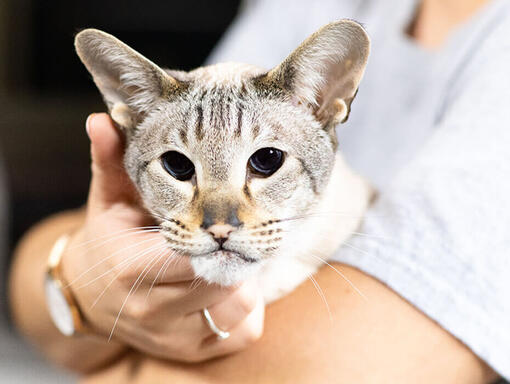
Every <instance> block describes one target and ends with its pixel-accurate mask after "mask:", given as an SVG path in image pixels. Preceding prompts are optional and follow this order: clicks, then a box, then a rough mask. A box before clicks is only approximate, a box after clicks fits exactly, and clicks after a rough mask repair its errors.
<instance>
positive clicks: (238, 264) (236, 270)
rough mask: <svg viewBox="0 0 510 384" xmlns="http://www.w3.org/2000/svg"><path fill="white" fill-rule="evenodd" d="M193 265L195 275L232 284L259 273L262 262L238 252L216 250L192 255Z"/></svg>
mask: <svg viewBox="0 0 510 384" xmlns="http://www.w3.org/2000/svg"><path fill="white" fill-rule="evenodd" d="M191 266H192V267H193V270H194V272H195V275H196V276H198V277H201V278H202V279H204V280H205V281H207V282H209V283H213V284H219V285H222V286H231V285H236V284H239V283H241V282H243V281H245V280H247V279H248V278H249V277H251V276H252V275H253V274H255V273H257V271H259V270H260V268H261V266H262V262H261V261H260V260H255V259H252V258H249V257H247V256H244V255H241V254H239V253H236V252H230V251H216V252H212V253H209V254H206V255H200V256H192V257H191Z"/></svg>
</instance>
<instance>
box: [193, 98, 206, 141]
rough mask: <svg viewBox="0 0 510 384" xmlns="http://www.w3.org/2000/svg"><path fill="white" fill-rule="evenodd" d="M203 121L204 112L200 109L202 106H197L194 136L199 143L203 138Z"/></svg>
mask: <svg viewBox="0 0 510 384" xmlns="http://www.w3.org/2000/svg"><path fill="white" fill-rule="evenodd" d="M203 119H204V111H203V109H202V106H201V105H199V106H198V107H197V122H196V125H195V136H196V137H197V139H198V140H199V141H200V140H202V139H203V138H204V128H203V126H202V123H203Z"/></svg>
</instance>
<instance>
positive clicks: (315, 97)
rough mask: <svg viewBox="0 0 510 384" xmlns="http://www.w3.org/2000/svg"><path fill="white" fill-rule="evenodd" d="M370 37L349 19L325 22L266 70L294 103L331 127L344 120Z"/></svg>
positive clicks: (366, 53) (348, 110) (353, 95)
mask: <svg viewBox="0 0 510 384" xmlns="http://www.w3.org/2000/svg"><path fill="white" fill-rule="evenodd" d="M369 52H370V39H369V37H368V35H367V33H366V32H365V30H364V29H363V27H362V26H361V25H360V24H358V23H356V22H355V21H352V20H340V21H337V22H334V23H331V24H328V25H326V26H324V27H322V28H321V29H319V30H318V31H317V32H315V33H314V34H313V35H311V36H310V37H309V38H308V39H306V40H305V41H304V42H303V43H302V44H301V45H300V46H299V47H298V48H297V49H296V50H295V51H294V52H292V53H291V54H290V55H289V56H288V57H287V58H286V59H285V60H284V61H283V62H282V63H281V64H280V65H278V66H277V67H275V68H274V69H272V70H271V71H269V72H268V73H267V74H266V79H265V81H266V82H269V83H271V84H272V85H273V86H275V85H276V86H278V87H279V88H282V89H283V90H285V91H287V93H288V94H289V95H290V96H291V98H292V100H293V102H294V103H296V104H299V105H303V106H305V107H307V108H310V109H311V111H312V112H313V113H314V115H315V116H316V117H317V119H318V120H319V121H320V122H321V123H322V124H323V125H324V126H328V127H331V126H332V125H336V124H337V123H339V122H344V121H346V120H347V118H348V116H349V112H350V105H351V102H352V100H353V99H354V97H355V96H356V92H357V90H358V85H359V82H360V81H361V78H362V77H363V73H364V71H365V66H366V63H367V60H368V55H369Z"/></svg>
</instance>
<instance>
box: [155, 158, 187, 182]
mask: <svg viewBox="0 0 510 384" xmlns="http://www.w3.org/2000/svg"><path fill="white" fill-rule="evenodd" d="M161 161H162V163H163V167H164V168H165V170H166V171H167V172H168V173H169V174H170V175H172V176H173V177H175V178H176V179H177V180H181V181H186V180H189V179H191V178H192V177H193V174H194V173H195V166H194V165H193V163H192V162H191V160H190V159H188V158H187V157H186V156H184V155H183V154H182V153H179V152H177V151H169V152H166V153H164V154H163V156H161Z"/></svg>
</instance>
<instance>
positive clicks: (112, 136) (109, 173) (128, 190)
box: [86, 113, 136, 210]
mask: <svg viewBox="0 0 510 384" xmlns="http://www.w3.org/2000/svg"><path fill="white" fill-rule="evenodd" d="M86 126H87V134H88V135H89V138H90V142H91V145H90V146H91V157H92V181H91V186H90V195H89V206H90V208H91V209H92V210H94V209H96V208H98V207H99V209H103V208H105V207H108V206H109V205H111V204H113V203H116V202H118V201H120V200H124V201H125V200H128V201H132V200H134V198H135V196H136V193H135V190H134V187H133V184H132V183H131V181H130V179H129V177H128V176H127V174H126V171H125V169H124V165H123V157H124V142H123V137H122V134H121V133H120V132H119V131H118V130H117V128H116V127H115V125H114V123H113V121H112V119H111V118H110V116H108V115H107V114H106V113H95V114H92V115H90V116H89V118H88V119H87V123H86Z"/></svg>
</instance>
